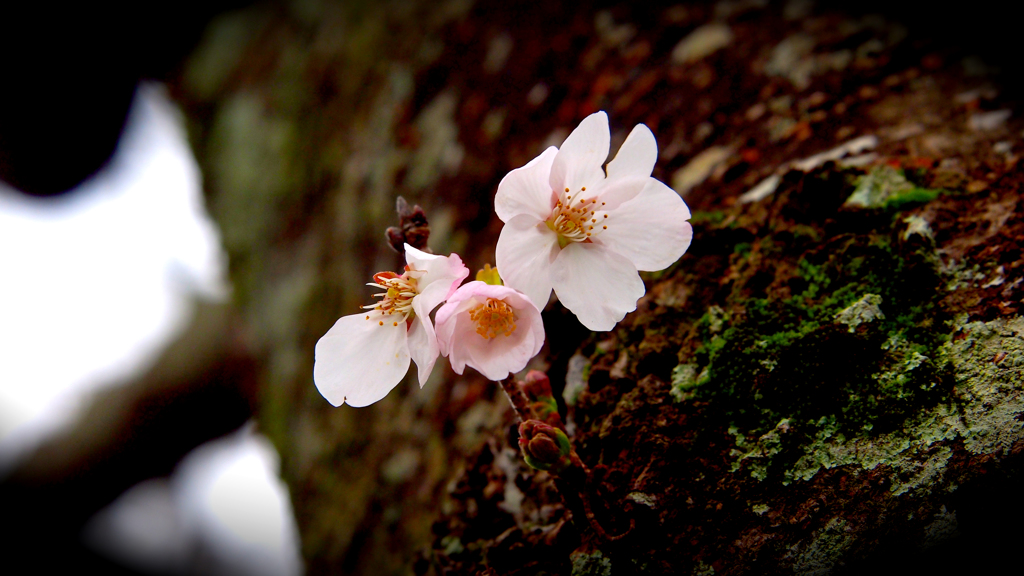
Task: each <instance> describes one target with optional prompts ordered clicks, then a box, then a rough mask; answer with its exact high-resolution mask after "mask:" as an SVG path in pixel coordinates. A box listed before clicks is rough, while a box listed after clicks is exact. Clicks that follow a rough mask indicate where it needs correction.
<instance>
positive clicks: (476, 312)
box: [469, 298, 518, 340]
mask: <svg viewBox="0 0 1024 576" xmlns="http://www.w3.org/2000/svg"><path fill="white" fill-rule="evenodd" d="M469 318H470V319H471V320H473V321H474V322H476V333H477V334H479V335H481V336H483V337H484V338H487V339H488V340H490V339H492V338H494V337H495V336H497V335H499V334H504V335H505V336H511V335H512V333H513V332H515V331H516V320H518V318H516V313H515V310H513V309H512V307H511V306H509V305H508V304H506V303H505V302H503V301H501V300H495V299H494V298H488V299H487V301H486V302H484V303H483V304H479V305H477V307H476V308H473V309H472V310H470V311H469Z"/></svg>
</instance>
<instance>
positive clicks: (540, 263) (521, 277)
mask: <svg viewBox="0 0 1024 576" xmlns="http://www.w3.org/2000/svg"><path fill="white" fill-rule="evenodd" d="M494 252H495V254H494V258H495V261H496V262H497V265H498V274H500V275H501V279H502V280H503V281H504V282H505V285H506V286H509V287H511V288H515V289H516V290H519V291H520V292H522V293H523V294H526V296H527V297H528V298H529V299H530V300H532V301H533V303H534V304H535V305H536V306H537V308H540V309H543V308H544V306H546V305H547V303H548V298H550V297H551V274H550V270H551V263H552V262H553V261H554V259H555V256H556V255H557V254H558V236H557V235H556V234H555V233H554V232H552V231H551V229H550V228H548V227H547V225H546V224H544V223H543V222H538V221H537V220H536V219H534V218H533V217H532V216H530V215H528V214H520V215H519V216H516V217H515V218H513V219H511V220H509V221H508V222H507V223H506V224H505V227H504V228H502V229H501V235H500V236H498V245H497V247H496V248H495V251H494Z"/></svg>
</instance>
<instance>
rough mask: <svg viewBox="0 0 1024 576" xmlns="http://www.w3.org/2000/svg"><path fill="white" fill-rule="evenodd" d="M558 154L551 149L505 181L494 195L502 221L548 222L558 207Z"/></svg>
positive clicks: (495, 208)
mask: <svg viewBox="0 0 1024 576" xmlns="http://www.w3.org/2000/svg"><path fill="white" fill-rule="evenodd" d="M557 153H558V148H555V147H554V146H551V147H550V148H548V149H547V150H545V151H544V152H542V153H541V155H540V156H537V157H536V158H534V159H533V160H530V162H529V163H528V164H527V165H526V166H523V167H522V168H516V169H515V170H513V171H511V172H509V173H508V174H506V175H505V177H504V178H502V179H501V183H500V184H498V193H497V194H495V196H494V211H495V212H496V213H497V214H498V218H501V221H502V222H508V221H509V220H511V219H512V218H514V217H516V216H518V215H520V214H530V215H532V216H535V217H536V218H537V219H538V220H547V219H548V216H550V215H551V208H552V207H553V206H554V205H555V197H554V194H553V193H552V190H551V186H550V185H549V184H548V178H549V176H550V175H551V163H552V162H553V161H554V159H555V154H557ZM648 175H650V174H649V173H648Z"/></svg>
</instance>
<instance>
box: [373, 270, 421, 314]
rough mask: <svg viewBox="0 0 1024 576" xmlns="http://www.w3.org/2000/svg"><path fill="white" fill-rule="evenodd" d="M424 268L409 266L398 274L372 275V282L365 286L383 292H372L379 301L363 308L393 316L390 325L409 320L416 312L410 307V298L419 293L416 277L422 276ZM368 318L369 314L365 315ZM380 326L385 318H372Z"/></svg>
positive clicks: (379, 273) (382, 273)
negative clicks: (415, 268)
mask: <svg viewBox="0 0 1024 576" xmlns="http://www.w3.org/2000/svg"><path fill="white" fill-rule="evenodd" d="M425 272H426V271H425V270H414V269H413V268H412V267H411V266H406V267H405V272H404V273H403V274H402V275H401V276H399V275H398V274H395V273H394V272H378V273H376V274H374V275H373V282H370V283H368V284H367V286H373V287H374V288H380V289H381V290H383V292H381V293H379V294H374V295H373V297H374V298H380V302H377V303H376V304H370V305H369V306H363V309H365V310H374V311H376V312H379V313H380V315H381V316H394V318H392V319H391V322H392V325H394V326H398V323H399V322H406V321H408V320H411V319H412V318H413V317H414V316H415V315H416V313H415V312H414V311H413V308H412V299H413V298H415V297H416V295H417V294H419V289H418V287H417V279H418V278H419V277H420V276H422V275H423V274H424V273H425ZM366 319H367V320H369V319H370V316H369V315H367V316H366ZM374 319H375V320H377V323H378V324H380V325H381V326H383V325H384V323H385V320H384V319H380V318H374Z"/></svg>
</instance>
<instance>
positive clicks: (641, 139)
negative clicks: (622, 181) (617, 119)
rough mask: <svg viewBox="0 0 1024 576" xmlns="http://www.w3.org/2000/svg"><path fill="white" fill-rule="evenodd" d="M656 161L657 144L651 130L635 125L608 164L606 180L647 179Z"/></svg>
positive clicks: (641, 125)
mask: <svg viewBox="0 0 1024 576" xmlns="http://www.w3.org/2000/svg"><path fill="white" fill-rule="evenodd" d="M657 161H658V142H657V140H655V139H654V134H652V133H651V129H650V128H648V127H647V126H645V125H643V124H637V125H636V126H634V127H633V131H632V132H630V133H629V136H627V137H626V141H625V142H623V143H622V147H621V148H619V151H618V152H617V153H616V154H615V158H614V159H612V161H611V162H609V163H608V167H607V170H608V179H609V180H616V179H619V178H647V177H648V176H650V175H651V171H653V170H654V163H655V162H657Z"/></svg>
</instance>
